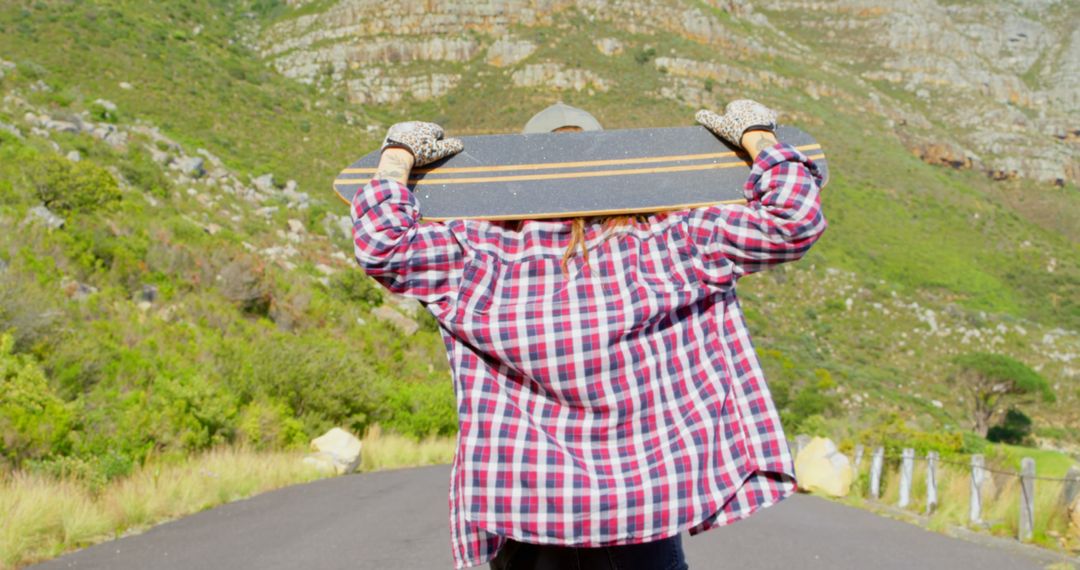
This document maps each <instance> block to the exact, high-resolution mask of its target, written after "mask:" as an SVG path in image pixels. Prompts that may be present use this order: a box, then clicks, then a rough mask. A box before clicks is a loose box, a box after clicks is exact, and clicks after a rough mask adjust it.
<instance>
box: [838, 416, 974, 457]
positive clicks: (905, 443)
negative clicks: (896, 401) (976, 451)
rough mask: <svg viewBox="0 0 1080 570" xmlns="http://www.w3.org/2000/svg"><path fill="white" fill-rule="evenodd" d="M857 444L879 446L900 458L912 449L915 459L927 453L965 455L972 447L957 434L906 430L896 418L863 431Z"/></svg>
mask: <svg viewBox="0 0 1080 570" xmlns="http://www.w3.org/2000/svg"><path fill="white" fill-rule="evenodd" d="M856 440H857V441H860V442H863V443H864V444H866V445H868V446H871V447H875V446H879V445H880V446H882V447H884V448H885V452H886V453H887V454H889V455H900V453H901V451H902V450H903V449H904V448H905V447H911V448H914V449H915V452H916V453H917V454H918V455H926V452H927V451H936V452H938V453H940V454H941V455H957V454H959V453H964V452H965V449H966V447H967V446H968V445H969V444H970V443H971V442H967V441H966V440H965V438H964V434H962V433H960V432H945V431H935V432H925V431H920V430H918V429H916V428H913V427H911V426H908V425H907V422H905V421H904V420H903V419H901V418H900V417H899V416H897V415H896V414H890V416H889V417H888V419H887V420H886V421H884V422H882V423H879V424H877V425H874V426H872V427H870V428H867V429H865V430H863V431H862V432H860V433H859V435H858V436H857V437H856Z"/></svg>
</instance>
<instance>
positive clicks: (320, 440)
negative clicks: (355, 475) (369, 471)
mask: <svg viewBox="0 0 1080 570" xmlns="http://www.w3.org/2000/svg"><path fill="white" fill-rule="evenodd" d="M311 447H312V449H314V450H315V451H316V452H317V453H316V454H314V455H310V456H308V457H310V458H311V459H312V460H313V461H312V462H308V461H307V459H305V461H304V462H305V463H308V464H312V463H314V462H318V463H323V462H329V463H330V464H331V465H332V466H333V468H334V471H335V472H336V473H337V474H338V475H344V474H346V473H351V472H353V471H355V470H356V468H357V467H359V466H360V450H361V448H362V447H363V443H362V442H361V441H360V440H359V439H358V438H357V437H356V436H355V435H353V434H351V433H349V432H347V431H345V430H343V429H341V428H337V427H336V428H333V429H331V430H330V431H328V432H326V433H324V434H323V435H321V436H319V437H317V438H315V439H313V440H311Z"/></svg>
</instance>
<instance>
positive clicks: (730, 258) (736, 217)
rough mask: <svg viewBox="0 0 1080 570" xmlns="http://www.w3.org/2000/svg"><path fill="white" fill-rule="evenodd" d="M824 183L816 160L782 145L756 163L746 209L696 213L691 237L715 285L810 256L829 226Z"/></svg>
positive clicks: (729, 207) (727, 207) (714, 208)
mask: <svg viewBox="0 0 1080 570" xmlns="http://www.w3.org/2000/svg"><path fill="white" fill-rule="evenodd" d="M821 182H822V175H821V172H820V171H819V170H818V168H817V166H816V165H815V164H814V163H813V161H811V160H810V159H809V158H807V156H806V155H805V154H803V153H802V152H800V151H798V150H797V149H795V147H793V146H791V145H789V144H787V143H778V144H776V145H774V146H772V147H770V148H767V149H765V150H763V151H761V152H760V153H759V154H758V156H757V158H756V159H755V160H754V164H753V167H752V168H751V170H750V178H749V179H748V180H747V181H746V186H745V187H744V188H743V192H744V194H745V196H746V200H747V203H746V204H724V205H717V206H710V207H707V208H697V209H694V210H691V211H690V213H689V218H688V226H689V230H690V232H689V233H690V237H691V240H692V242H693V243H694V245H695V246H696V247H697V249H698V253H699V256H700V257H701V259H702V262H703V264H704V269H705V272H706V274H707V276H708V277H709V278H710V280H711V281H713V282H716V283H718V284H727V283H729V282H732V281H734V280H735V279H737V278H739V277H741V276H743V275H746V274H749V273H753V272H755V271H760V270H762V269H765V268H767V267H769V266H771V265H776V264H779V263H784V262H787V261H794V260H797V259H799V258H801V257H802V256H803V255H804V254H806V252H807V251H809V249H810V246H811V245H813V244H814V242H816V241H817V239H818V238H819V237H821V234H822V233H823V232H824V231H825V228H826V226H827V224H826V222H825V216H824V215H823V214H822V212H821V198H820V196H819V193H820V189H821Z"/></svg>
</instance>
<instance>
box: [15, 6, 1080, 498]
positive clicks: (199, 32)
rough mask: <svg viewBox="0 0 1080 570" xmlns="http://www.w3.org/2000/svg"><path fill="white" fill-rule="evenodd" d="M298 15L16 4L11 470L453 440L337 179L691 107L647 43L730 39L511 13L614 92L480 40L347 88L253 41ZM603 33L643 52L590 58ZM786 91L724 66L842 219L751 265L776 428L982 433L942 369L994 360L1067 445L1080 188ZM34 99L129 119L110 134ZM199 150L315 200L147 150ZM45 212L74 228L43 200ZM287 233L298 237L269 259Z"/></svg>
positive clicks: (831, 214)
mask: <svg viewBox="0 0 1080 570" xmlns="http://www.w3.org/2000/svg"><path fill="white" fill-rule="evenodd" d="M324 4H325V3H323V2H313V3H309V4H308V5H306V6H305V8H304V9H303V10H305V11H315V10H318V9H320V8H321V7H323V5H324ZM296 16H297V14H296V13H294V12H291V11H290V10H288V9H286V8H285V7H284V6H283V4H282V3H280V2H273V1H262V0H260V1H258V2H239V1H224V0H196V1H193V2H155V3H133V2H126V1H121V0H100V1H96V2H67V1H39V2H19V3H14V4H11V5H7V6H5V7H4V8H0V59H2V60H5V61H10V62H11V63H13V66H11V67H10V68H9V67H0V69H3V70H4V71H3V75H2V76H0V94H2V95H4V96H6V98H5V99H4V102H3V104H2V105H0V123H3V124H5V125H9V126H12V127H13V128H14V130H15V131H16V132H18V133H20V134H18V135H16V134H13V133H12V132H11V131H10V130H6V129H0V227H2V228H4V230H5V231H3V232H0V333H3V337H2V338H3V339H4V340H3V341H2V342H0V382H2V383H3V392H2V393H0V414H2V415H0V456H2V462H3V463H4V464H5V466H6V467H7V470H14V469H19V470H22V471H28V472H32V473H36V474H40V475H42V476H52V475H60V476H61V478H68V479H77V480H80V481H83V482H87V484H89V485H105V484H106V483H108V482H109V481H118V480H122V479H123V478H124V477H125V476H129V475H131V474H132V473H137V472H139V469H140V466H142V465H145V464H146V463H147V462H153V461H156V460H160V459H162V458H165V459H178V458H182V457H186V456H190V455H195V454H198V453H201V452H203V451H206V450H208V449H212V448H214V447H216V446H219V445H223V444H237V445H246V446H249V447H251V448H253V449H257V450H282V449H286V450H287V449H294V448H296V447H299V446H302V445H304V444H305V443H306V442H307V441H308V439H310V438H311V437H312V436H314V435H317V434H318V433H319V432H321V431H323V430H325V429H326V428H328V427H330V426H333V425H340V426H343V427H346V428H348V429H351V430H353V431H355V432H357V433H364V432H365V431H366V430H368V429H369V427H370V426H372V425H374V424H375V423H378V424H380V425H381V426H383V427H384V428H386V429H387V430H390V431H394V432H398V433H401V434H405V435H407V436H410V437H414V438H419V437H424V436H427V435H429V434H441V435H444V436H446V435H452V434H453V433H454V432H455V431H456V428H457V418H456V407H455V400H454V395H453V388H452V384H451V381H450V378H449V374H448V370H447V366H446V360H445V355H444V349H443V345H442V342H441V340H440V338H439V335H438V330H437V326H436V325H435V324H434V323H433V321H431V320H430V319H425V318H424V317H423V315H419V316H417V319H418V320H419V322H420V325H421V327H420V331H419V332H418V333H416V334H415V335H414V336H410V337H406V336H404V335H402V334H401V333H400V332H399V331H398V330H397V329H395V328H394V327H393V325H391V324H389V323H386V322H383V321H381V320H379V319H378V318H376V317H374V316H373V314H372V310H373V309H375V308H377V307H379V306H381V305H394V306H395V307H396V306H397V304H396V300H394V299H392V298H390V297H389V296H388V295H386V294H384V293H383V292H382V291H381V290H380V289H379V288H378V287H377V286H376V285H375V284H374V283H373V282H372V281H371V280H370V279H368V278H367V277H366V276H364V275H363V274H361V273H360V272H359V271H357V270H355V268H352V267H350V266H349V264H348V260H347V257H348V253H349V243H348V239H347V238H346V237H345V236H343V235H342V233H341V232H340V230H339V229H338V228H337V227H336V226H335V221H336V220H337V219H338V218H339V217H340V216H342V215H344V214H345V212H344V211H343V208H342V207H341V205H340V204H338V203H336V202H335V201H334V200H333V199H332V198H331V197H330V193H329V188H330V181H331V180H332V178H333V176H334V174H335V173H336V172H337V171H338V170H339V169H340V168H341V166H343V165H344V164H347V163H348V162H349V161H351V160H353V159H354V158H355V157H356V156H357V155H359V154H362V153H363V152H366V151H369V150H371V149H372V148H373V147H374V145H375V144H377V137H378V136H379V135H380V134H381V131H382V129H384V128H385V127H386V126H388V125H389V124H390V123H392V122H394V121H396V120H400V119H405V118H425V119H429V120H435V121H438V122H441V123H443V124H444V125H445V126H446V127H447V130H448V131H449V132H451V133H476V132H494V131H516V130H517V129H518V128H519V127H520V125H521V124H523V123H524V122H525V120H527V118H528V117H529V116H530V115H531V114H532V113H533V112H534V111H536V110H538V109H540V108H542V107H543V106H545V105H547V104H549V103H550V102H552V101H553V100H554V99H556V98H561V99H563V100H565V101H566V102H567V103H570V104H574V105H579V106H582V107H584V108H586V109H588V110H590V111H592V112H593V113H594V114H595V115H596V116H597V117H598V118H599V119H600V120H601V122H603V123H604V124H605V126H607V127H609V128H618V127H644V126H661V125H663V126H670V125H677V124H689V123H690V122H691V121H692V117H693V112H694V110H695V107H694V105H691V104H690V103H689V102H686V101H682V100H678V99H671V98H665V97H660V96H657V92H658V90H659V88H660V86H661V85H663V83H664V80H665V77H666V76H667V74H668V72H669V71H668V70H666V69H664V68H663V67H658V66H657V65H655V61H656V59H657V57H658V56H664V55H672V54H674V55H678V56H683V57H688V58H693V59H698V60H702V61H708V60H711V59H715V58H717V57H718V56H717V54H716V47H715V46H709V45H703V44H700V43H697V42H695V41H692V40H690V39H687V38H684V37H681V36H678V35H675V34H667V33H663V34H661V33H658V34H644V33H641V34H631V33H627V32H625V31H622V30H618V29H609V27H608V26H607V25H606V24H603V23H592V22H590V21H589V20H588V19H587V18H586V17H585V16H583V15H582V14H579V13H576V12H574V11H573V10H569V11H567V12H566V13H563V14H560V15H559V18H558V19H557V21H556V23H555V26H554V27H550V28H548V27H538V28H529V29H527V30H521V31H520V33H521V35H522V37H525V38H527V39H531V40H534V41H535V42H536V43H537V45H538V46H539V47H538V51H537V53H536V55H535V56H534V57H535V58H538V59H550V60H554V61H566V62H569V63H572V64H573V65H574V66H576V67H581V68H585V69H595V70H603V72H604V74H605V76H608V77H613V78H615V79H616V80H615V81H613V82H612V86H611V89H610V90H609V91H607V92H597V93H591V94H590V93H588V92H587V91H582V92H575V91H569V92H563V93H554V92H550V91H545V90H542V89H526V88H520V87H515V86H514V85H513V84H512V82H511V81H510V79H509V74H508V73H503V72H497V71H495V70H493V69H492V68H491V67H490V66H488V65H487V64H485V63H484V62H483V61H482V55H478V56H476V57H475V58H474V59H473V60H471V61H467V62H456V63H455V62H445V63H438V64H431V65H432V66H433V67H434V66H438V67H439V69H444V70H451V71H454V72H456V73H460V74H461V75H462V80H461V81H460V82H459V84H458V86H457V87H455V88H454V89H452V90H451V91H450V92H448V93H447V94H446V95H444V96H442V97H439V98H436V99H432V100H429V101H422V102H421V101H411V100H406V101H405V102H404V103H403V104H400V105H387V106H356V105H350V104H348V103H347V101H346V97H345V95H344V94H343V93H341V92H340V91H336V90H334V89H333V88H329V87H326V86H323V87H319V86H317V85H315V86H308V85H303V84H300V83H297V82H295V81H292V80H289V79H287V78H285V77H283V76H281V75H279V74H277V73H276V72H274V71H273V70H272V69H271V68H270V67H269V66H268V65H267V64H266V63H265V62H263V61H262V60H261V59H260V58H259V57H258V55H257V54H256V53H255V52H254V51H253V50H252V48H250V47H249V46H250V45H251V43H252V41H253V38H254V36H255V35H256V34H257V33H258V30H259V28H260V26H264V25H269V24H270V23H272V22H274V21H278V20H279V19H283V18H291V17H296ZM777 21H778V22H781V23H782V21H783V20H782V17H778V18H777ZM732 25H733V26H736V27H737V28H738V32H739V33H751V31H750V30H749V28H748V27H747V25H746V24H745V23H742V24H738V25H736V24H732ZM477 33H481V32H477ZM599 35H605V36H608V37H612V38H617V39H619V40H620V41H622V42H623V43H624V44H625V45H626V46H627V49H626V50H625V51H624V52H622V53H621V54H616V55H613V56H605V55H602V54H600V53H599V52H598V51H597V50H596V48H595V47H594V45H593V40H594V39H595V38H596V37H598V36H599ZM731 58H732V61H733V62H734V63H736V64H737V65H739V66H742V67H744V68H747V69H760V70H762V71H767V72H771V73H775V74H777V75H778V76H781V77H790V78H793V79H798V80H807V81H809V80H813V81H817V82H820V83H822V84H828V85H831V86H833V87H834V88H835V89H837V90H839V91H841V92H846V93H848V94H849V96H851V97H859V96H860V87H859V86H858V85H857V84H855V83H854V82H852V80H851V78H850V77H847V76H843V75H838V74H835V73H833V72H830V71H827V70H826V69H824V68H819V67H817V66H806V65H800V64H799V63H798V62H794V61H789V60H786V59H783V58H780V57H765V58H761V59H759V60H755V61H747V60H745V59H741V58H745V55H742V54H732V55H731ZM423 65H428V64H427V63H423ZM798 85H799V84H798V83H795V84H792V86H787V87H777V86H775V85H767V84H763V85H761V86H760V87H756V88H755V87H743V86H738V85H727V84H723V83H710V84H707V86H708V92H709V93H710V94H711V95H710V96H711V97H713V98H714V100H715V103H716V106H717V107H719V106H720V105H721V104H722V103H723V102H724V101H726V100H727V99H730V98H733V97H736V96H749V97H756V98H759V99H761V100H763V101H765V102H767V103H768V104H770V105H772V106H775V107H777V108H779V109H781V110H782V111H784V112H785V121H787V122H791V123H794V124H795V125H798V126H801V127H803V128H804V129H806V130H808V131H810V132H813V133H814V134H815V136H817V138H818V139H819V140H820V141H821V142H822V143H823V145H824V147H825V149H826V152H827V153H828V155H829V160H830V166H831V172H832V180H831V182H830V184H829V186H828V187H827V188H826V189H825V193H824V203H825V206H824V207H825V211H826V216H827V217H828V219H829V222H830V230H829V232H828V234H827V235H826V237H825V239H823V240H822V241H821V242H820V243H819V244H818V245H817V246H815V248H814V249H813V250H812V251H811V252H810V253H809V254H808V255H807V256H806V258H805V259H804V260H803V261H801V262H799V263H798V264H796V265H794V266H792V267H784V268H779V269H777V270H775V271H772V272H767V273H765V274H761V275H755V276H752V277H749V278H747V279H745V280H743V282H741V283H740V298H741V299H742V301H743V307H744V309H745V310H746V313H747V318H748V320H749V322H750V327H751V331H752V333H753V335H754V339H755V345H756V346H757V347H758V349H759V356H760V357H761V359H762V362H763V366H764V367H765V370H766V373H767V377H768V378H769V383H770V386H771V388H772V391H773V395H774V397H775V398H776V401H777V404H778V405H779V407H780V408H781V411H782V415H783V420H784V427H785V429H786V430H787V431H788V432H790V433H791V434H794V433H799V432H805V433H812V434H829V435H832V436H834V437H837V438H839V439H841V440H845V441H847V442H848V443H851V442H854V441H859V442H862V443H865V444H870V443H872V442H874V441H880V442H883V444H885V443H884V442H887V445H889V446H893V447H896V446H902V445H915V446H916V447H920V448H926V449H952V450H953V451H955V452H957V453H960V452H963V451H964V450H970V449H971V448H972V446H974V445H977V444H979V443H981V442H980V440H979V438H978V437H975V438H973V437H972V436H971V435H970V434H968V435H965V434H967V433H968V432H969V431H970V430H971V429H972V428H976V427H977V426H976V425H975V424H976V423H977V422H973V421H972V420H971V418H970V417H969V410H970V408H971V405H972V402H971V400H969V399H968V400H965V398H966V397H967V396H965V395H964V394H963V393H962V392H961V391H957V390H954V389H953V388H952V387H951V386H950V385H949V382H948V379H949V378H951V377H954V376H956V375H957V373H958V370H959V368H958V363H957V362H956V358H957V357H958V356H959V355H960V354H963V353H969V352H972V351H974V350H979V351H983V352H989V353H993V354H995V355H1009V357H1010V358H1011V359H1012V360H1014V361H1017V362H1022V363H1023V366H1025V367H1028V368H1030V369H1031V370H1035V371H1037V372H1038V375H1040V376H1041V377H1042V378H1045V381H1046V382H1045V383H1046V385H1047V386H1049V387H1051V388H1052V389H1053V391H1054V393H1055V394H1056V399H1055V401H1053V402H1051V401H1033V402H1030V403H1029V404H1028V405H1026V406H1025V407H1023V412H1024V413H1025V414H1027V415H1028V416H1030V417H1031V418H1032V420H1033V421H1034V429H1033V432H1034V436H1035V437H1037V438H1039V439H1041V440H1044V441H1047V442H1051V443H1054V444H1056V445H1060V446H1069V445H1073V446H1075V445H1076V444H1077V443H1078V442H1080V406H1078V405H1077V403H1078V400H1080V381H1078V379H1077V377H1076V372H1075V370H1074V368H1075V366H1074V361H1075V354H1076V350H1077V347H1078V346H1080V334H1078V332H1077V331H1078V330H1080V292H1078V289H1077V283H1080V241H1078V240H1077V238H1076V236H1071V235H1068V234H1067V233H1066V232H1062V231H1060V228H1061V227H1068V226H1067V223H1068V222H1067V220H1068V218H1069V217H1070V216H1080V192H1077V189H1076V188H1075V187H1073V186H1065V187H1062V188H1057V187H1050V186H1047V187H1045V188H1044V187H1035V186H1033V185H1030V184H1027V183H1025V182H1023V181H1006V182H994V181H991V180H988V179H987V178H986V177H985V176H982V175H981V174H978V173H975V172H970V171H955V170H950V169H944V168H940V167H934V166H930V165H927V164H925V163H923V162H921V161H920V160H919V159H917V158H916V157H914V156H912V155H911V154H910V153H909V152H908V151H907V150H906V149H905V148H904V146H903V145H902V144H900V142H899V140H898V139H897V138H896V137H895V136H893V133H891V132H890V127H888V126H887V125H886V122H885V120H884V119H883V118H881V117H874V116H863V115H859V114H856V113H853V112H852V111H851V110H850V109H847V108H845V106H844V105H843V104H839V103H838V102H837V100H830V99H829V98H819V97H811V96H809V95H808V94H807V93H806V92H805V91H804V90H802V89H801V88H799V87H798ZM101 100H105V101H108V102H112V103H115V105H116V106H115V108H113V107H111V106H110V105H105V104H103V103H102V102H101ZM492 109H498V112H492ZM27 113H31V114H34V115H35V116H38V115H42V114H47V115H48V116H49V117H52V118H54V119H56V120H59V121H65V122H66V121H72V122H78V121H93V122H95V123H97V124H104V125H113V126H114V127H115V128H117V129H122V130H124V132H126V133H129V135H130V138H129V140H128V141H127V143H126V144H123V145H113V144H107V143H106V142H104V141H102V140H100V139H99V138H95V137H93V136H90V135H88V134H86V133H82V132H80V133H74V132H65V131H64V130H63V129H47V128H43V127H41V126H40V125H39V121H38V120H37V119H28V118H26V114H27ZM136 127H138V128H142V130H138V129H137V128H136ZM151 127H159V128H160V130H161V131H160V132H161V133H164V135H165V136H166V138H169V139H171V140H172V141H173V143H170V142H165V141H164V140H163V139H162V138H157V137H155V136H153V135H152V134H148V133H149V131H148V130H146V129H149V128H151ZM367 127H371V130H370V131H369V130H368V128H367ZM174 143H175V144H174ZM199 149H204V150H205V151H207V154H206V155H210V156H215V157H220V158H221V160H222V162H223V167H222V168H224V169H226V170H228V171H229V172H231V173H234V174H235V175H236V177H238V178H242V179H244V180H248V181H250V180H251V179H253V178H255V177H257V176H260V175H264V174H267V173H273V174H274V178H275V180H277V181H278V182H277V186H279V188H277V191H280V190H281V188H280V186H282V184H281V182H280V181H284V180H295V181H297V182H298V187H299V188H300V189H302V190H304V191H305V192H308V193H310V194H311V195H312V199H311V201H310V203H309V204H307V205H306V206H307V207H306V208H303V209H301V208H299V207H296V206H293V205H291V202H289V201H288V200H287V199H285V198H283V197H281V196H280V195H279V193H278V194H274V193H272V195H271V196H270V197H269V198H267V199H266V200H265V201H263V202H249V201H246V200H245V199H244V198H242V197H241V196H240V195H239V194H238V193H236V192H235V188H234V187H233V186H229V187H228V188H226V187H225V185H224V184H221V183H215V184H211V183H210V181H209V180H208V178H206V177H203V178H192V177H187V176H182V175H180V173H178V171H177V170H176V168H174V167H171V166H167V165H166V163H165V162H162V161H159V159H158V156H159V154H161V153H165V154H170V155H177V154H179V153H186V154H187V155H190V156H196V155H199V156H206V155H203V154H199V152H198V151H199ZM72 152H74V153H77V157H78V161H74V160H72V159H71V158H68V156H70V155H71V153H72ZM173 164H174V165H175V163H173ZM41 205H44V206H46V207H48V208H49V209H50V210H51V211H52V212H53V213H54V214H56V215H58V216H60V217H62V218H63V220H64V224H63V227H50V226H49V225H48V224H46V223H43V222H42V221H41V220H39V219H38V218H37V217H35V214H33V213H32V210H33V209H34V208H36V207H38V206H41ZM275 208H276V210H275ZM1062 220H1065V221H1062ZM292 236H298V237H295V238H294V237H292ZM293 239H296V240H298V241H296V242H295V243H294V242H293V241H291V240H293ZM285 246H291V247H292V246H294V249H295V250H297V252H298V253H296V254H295V255H294V256H292V257H289V258H287V259H286V258H282V257H280V256H278V257H275V255H276V254H271V253H268V252H271V251H277V250H279V249H280V248H283V247H285ZM335 255H337V256H338V257H335ZM401 310H404V311H407V308H405V307H402V308H401ZM961 364H962V363H961ZM1042 389H1043V388H1040V390H1042ZM991 423H992V422H991ZM979 429H981V428H979Z"/></svg>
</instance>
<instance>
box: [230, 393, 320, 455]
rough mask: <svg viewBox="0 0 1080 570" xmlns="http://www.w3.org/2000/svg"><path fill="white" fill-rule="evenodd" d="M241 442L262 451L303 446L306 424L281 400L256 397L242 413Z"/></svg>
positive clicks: (305, 439) (305, 438) (305, 437)
mask: <svg viewBox="0 0 1080 570" xmlns="http://www.w3.org/2000/svg"><path fill="white" fill-rule="evenodd" d="M239 432H240V441H241V443H244V444H246V445H248V446H250V447H251V448H253V449H256V450H259V451H263V450H268V449H281V448H288V447H295V446H299V445H303V444H304V442H306V441H307V436H306V434H305V433H304V424H302V423H301V422H300V420H298V419H296V418H295V417H293V413H292V410H290V409H289V407H288V406H286V405H285V404H283V403H281V402H273V401H269V400H263V399H260V400H256V401H254V402H252V403H250V404H248V406H247V407H245V408H244V411H243V412H242V413H241V414H240V426H239Z"/></svg>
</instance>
